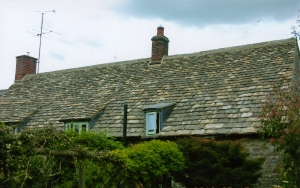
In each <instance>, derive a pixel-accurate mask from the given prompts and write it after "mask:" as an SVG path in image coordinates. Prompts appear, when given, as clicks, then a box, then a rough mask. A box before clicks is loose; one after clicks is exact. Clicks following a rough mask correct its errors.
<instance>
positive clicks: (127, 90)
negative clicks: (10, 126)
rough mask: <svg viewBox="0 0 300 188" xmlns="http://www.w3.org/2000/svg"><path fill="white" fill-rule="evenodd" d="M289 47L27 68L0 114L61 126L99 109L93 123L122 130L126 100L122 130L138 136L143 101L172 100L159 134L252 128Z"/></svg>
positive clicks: (288, 60)
mask: <svg viewBox="0 0 300 188" xmlns="http://www.w3.org/2000/svg"><path fill="white" fill-rule="evenodd" d="M296 46H297V42H296V40H295V39H286V40H280V41H273V42H267V43H259V44H254V45H246V46H241V47H233V48H225V49H219V50H213V51H206V52H199V53H194V54H186V55H178V56H168V57H165V58H164V60H163V63H162V64H161V65H155V66H149V65H148V63H149V60H150V59H141V60H135V61H129V62H119V63H111V64H102V65H96V66H90V67H83V68H78V69H70V70H64V71H55V72H49V73H41V74H37V75H26V76H25V78H24V79H23V80H22V81H20V82H17V83H15V84H13V85H12V86H11V87H10V88H9V89H8V90H7V91H6V92H4V93H2V95H0V121H4V122H10V123H12V122H18V123H20V122H22V121H24V120H25V119H26V118H27V117H29V119H30V120H29V122H28V124H27V125H26V127H31V128H34V127H43V126H47V125H49V123H51V124H54V125H55V126H57V128H63V123H62V122H61V121H62V120H76V119H78V120H79V119H91V118H93V117H94V116H95V115H97V114H98V113H99V112H100V111H102V112H103V114H102V115H101V117H100V119H99V120H98V121H97V122H96V123H95V125H94V128H93V129H95V130H103V129H107V131H108V133H109V134H110V135H115V136H121V135H122V133H121V132H122V119H123V104H124V103H127V104H128V134H127V135H128V136H140V135H144V112H143V109H144V107H146V106H150V105H155V104H156V103H171V102H174V103H175V107H174V109H173V111H172V113H171V115H170V117H169V118H168V120H167V122H166V124H165V127H164V128H163V130H162V132H160V133H159V135H162V136H166V135H170V136H171V135H172V136H174V135H215V134H247V133H255V132H256V128H257V127H258V115H259V113H260V110H261V104H262V102H264V100H265V96H266V94H267V92H268V91H269V90H270V89H271V88H272V83H274V81H275V80H276V79H277V78H278V77H279V76H280V75H282V74H285V75H292V70H293V67H294V63H295V59H298V56H299V55H298V48H297V47H296ZM295 57H297V58H295ZM296 63H297V65H298V64H299V62H296Z"/></svg>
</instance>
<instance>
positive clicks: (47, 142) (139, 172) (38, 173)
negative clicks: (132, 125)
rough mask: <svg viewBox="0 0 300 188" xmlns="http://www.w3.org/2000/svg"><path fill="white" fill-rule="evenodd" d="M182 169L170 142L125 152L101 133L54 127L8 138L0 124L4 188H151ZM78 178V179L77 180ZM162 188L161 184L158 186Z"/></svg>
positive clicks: (0, 169) (0, 172)
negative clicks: (137, 187)
mask: <svg viewBox="0 0 300 188" xmlns="http://www.w3.org/2000/svg"><path fill="white" fill-rule="evenodd" d="M183 166H184V159H183V157H182V153H181V152H180V151H179V150H178V148H177V145H176V144H175V143H172V142H168V141H167V142H162V141H158V140H153V141H150V142H144V143H140V144H136V145H131V146H130V147H128V148H125V147H124V146H123V145H122V144H121V143H120V142H117V141H115V140H114V139H113V138H110V137H107V136H106V134H105V133H101V132H82V133H80V134H78V133H76V132H75V131H63V132H58V131H56V129H55V128H54V127H51V126H49V127H46V128H42V129H35V130H33V129H27V130H23V131H22V132H21V133H18V134H13V132H12V129H11V127H9V126H5V125H4V124H3V123H2V124H0V185H1V186H4V187H12V188H13V187H55V188H68V187H73V186H76V184H74V183H76V181H77V183H78V185H79V186H81V187H84V181H78V180H80V178H79V179H78V177H79V176H80V177H83V176H85V177H86V178H85V179H86V181H85V185H86V186H87V187H95V188H97V187H119V186H122V187H135V186H136V185H140V186H142V187H151V186H154V185H155V186H156V185H157V184H160V183H162V182H163V180H164V179H166V178H168V177H170V174H171V172H172V171H179V170H181V169H182V168H183ZM82 179H84V178H82ZM164 187H165V186H164Z"/></svg>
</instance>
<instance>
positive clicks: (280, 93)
mask: <svg viewBox="0 0 300 188" xmlns="http://www.w3.org/2000/svg"><path fill="white" fill-rule="evenodd" d="M273 88H274V89H273V90H272V91H271V92H270V94H269V96H268V97H267V100H266V102H265V104H264V105H263V107H262V112H261V129H260V134H261V135H262V137H263V138H265V137H267V138H270V142H271V143H272V145H274V146H275V151H276V152H278V153H279V154H280V155H282V156H283V160H282V164H283V166H282V179H283V183H285V184H286V186H288V187H293V186H294V185H295V187H300V117H299V115H300V91H299V84H298V83H296V80H294V82H291V79H290V78H286V77H282V78H280V80H279V81H278V82H277V83H275V84H274V86H273Z"/></svg>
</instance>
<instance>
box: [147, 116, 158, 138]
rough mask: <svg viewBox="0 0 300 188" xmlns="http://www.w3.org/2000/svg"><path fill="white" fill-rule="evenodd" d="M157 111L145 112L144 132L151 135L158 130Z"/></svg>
mask: <svg viewBox="0 0 300 188" xmlns="http://www.w3.org/2000/svg"><path fill="white" fill-rule="evenodd" d="M159 116H160V113H159V112H148V113H146V134H147V135H153V134H157V133H159V131H160V121H159V119H160V118H159Z"/></svg>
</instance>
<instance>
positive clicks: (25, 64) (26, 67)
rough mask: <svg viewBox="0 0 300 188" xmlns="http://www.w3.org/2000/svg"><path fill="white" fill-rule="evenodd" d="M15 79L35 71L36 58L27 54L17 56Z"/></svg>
mask: <svg viewBox="0 0 300 188" xmlns="http://www.w3.org/2000/svg"><path fill="white" fill-rule="evenodd" d="M16 58H17V63H16V75H15V80H22V79H23V77H24V76H25V75H26V74H35V73H36V61H37V58H34V57H30V56H28V55H21V56H17V57H16Z"/></svg>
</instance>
